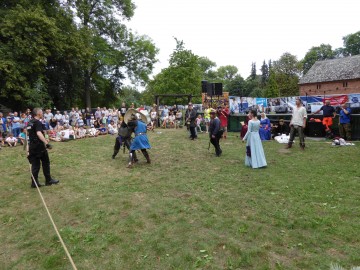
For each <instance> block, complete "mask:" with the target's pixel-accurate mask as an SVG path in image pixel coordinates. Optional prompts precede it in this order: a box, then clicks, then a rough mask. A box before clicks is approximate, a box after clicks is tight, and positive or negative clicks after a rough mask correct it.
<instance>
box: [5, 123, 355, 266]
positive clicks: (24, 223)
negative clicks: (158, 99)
mask: <svg viewBox="0 0 360 270" xmlns="http://www.w3.org/2000/svg"><path fill="white" fill-rule="evenodd" d="M157 131H161V133H157V132H155V133H150V134H149V139H150V143H151V144H152V147H153V148H152V149H151V150H150V155H151V158H152V164H151V165H148V164H146V163H145V158H144V157H143V156H142V154H141V153H139V159H140V162H139V164H137V165H136V166H135V168H133V169H126V168H125V166H126V164H127V154H126V155H125V154H123V153H122V152H120V153H119V154H118V156H117V157H116V159H115V160H112V159H111V155H112V150H113V143H114V140H115V137H113V136H110V135H109V136H104V137H99V138H89V139H84V140H79V141H71V142H67V143H57V144H53V146H54V148H53V149H52V150H50V159H51V162H52V165H51V169H52V175H53V176H54V177H55V178H56V179H59V180H60V181H61V183H60V184H59V185H57V186H50V187H42V188H41V191H42V194H43V196H44V198H45V200H46V202H47V204H48V207H49V209H50V211H51V213H52V215H53V218H54V221H55V223H56V224H57V226H58V228H59V230H60V233H61V235H62V237H63V239H64V241H65V243H66V245H67V247H68V249H69V251H70V253H71V255H72V257H73V259H74V262H75V264H76V265H77V267H78V269H329V268H330V264H331V263H337V264H339V265H341V266H343V267H344V268H346V269H350V267H351V266H360V202H359V195H360V169H359V161H360V155H359V154H360V151H359V147H360V143H359V142H358V143H356V146H352V147H332V146H331V145H330V143H329V142H326V141H310V140H309V139H307V140H306V143H307V145H306V150H305V151H304V152H302V151H300V148H299V147H298V144H295V146H294V148H293V149H291V150H290V151H289V150H285V149H284V145H281V144H278V143H276V142H274V141H272V142H265V143H264V149H265V154H266V158H267V162H268V167H267V168H265V169H258V170H253V169H250V168H247V167H245V166H244V157H245V144H243V143H241V141H240V139H239V138H238V137H237V135H238V134H237V133H236V134H235V133H231V134H230V135H229V138H228V139H227V140H225V141H224V140H222V141H221V146H222V148H223V155H222V156H221V157H220V158H217V157H215V155H214V150H213V148H211V149H210V151H208V149H207V147H208V137H207V135H206V134H199V139H198V140H197V141H190V140H188V138H187V137H188V136H187V133H186V130H185V129H181V130H157ZM0 157H1V161H0V168H1V181H0V187H1V188H0V196H1V199H0V209H1V211H0V218H1V220H0V221H1V226H0V243H1V251H0V269H27V270H28V269H71V265H70V263H69V261H68V259H67V257H66V255H65V253H64V251H63V249H62V247H61V244H60V242H59V240H58V238H57V236H56V234H55V231H54V230H53V228H52V225H51V223H50V220H49V218H48V216H47V214H46V212H45V209H44V207H43V205H42V203H41V200H40V197H39V195H38V193H37V191H36V190H34V189H31V188H30V174H29V164H28V162H27V160H26V158H25V151H23V148H22V147H17V148H3V149H2V150H1V151H0ZM39 180H40V182H41V183H43V182H44V177H43V175H42V174H41V177H40V178H39Z"/></svg>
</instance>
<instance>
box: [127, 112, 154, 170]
mask: <svg viewBox="0 0 360 270" xmlns="http://www.w3.org/2000/svg"><path fill="white" fill-rule="evenodd" d="M129 113H131V116H130V119H129V121H128V123H127V125H128V126H129V128H130V129H131V130H134V133H135V138H134V140H133V141H132V143H131V145H130V153H129V164H128V166H127V168H131V167H132V166H133V165H134V163H135V155H134V154H135V151H136V150H141V152H142V153H143V155H144V157H145V158H146V162H147V163H149V164H150V163H151V160H150V156H149V153H148V152H147V149H150V148H151V146H150V143H149V140H148V137H147V134H146V131H147V125H146V123H145V122H143V121H142V119H138V118H137V116H136V111H135V110H132V111H130V112H129ZM144 117H145V119H144V121H146V116H144Z"/></svg>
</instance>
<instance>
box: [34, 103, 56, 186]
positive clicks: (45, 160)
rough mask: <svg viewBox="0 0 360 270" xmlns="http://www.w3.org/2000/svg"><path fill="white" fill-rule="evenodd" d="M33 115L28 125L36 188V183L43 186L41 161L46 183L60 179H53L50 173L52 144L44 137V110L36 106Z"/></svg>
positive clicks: (53, 182)
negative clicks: (42, 120) (41, 120)
mask: <svg viewBox="0 0 360 270" xmlns="http://www.w3.org/2000/svg"><path fill="white" fill-rule="evenodd" d="M33 116H34V117H33V119H32V120H31V121H30V122H29V125H28V127H27V131H28V134H29V146H28V159H29V162H30V164H31V173H32V176H33V178H34V179H33V178H31V187H32V188H36V184H37V185H38V187H40V186H41V185H40V184H39V181H38V176H39V171H40V162H41V163H42V167H43V173H44V176H45V185H47V186H50V185H53V184H57V183H59V181H58V180H55V179H53V178H52V177H51V174H50V159H49V155H48V152H47V149H51V146H50V144H48V142H47V141H46V139H45V137H44V129H43V125H42V123H41V122H40V119H42V117H43V111H42V110H41V109H40V108H35V109H34V110H33ZM34 181H35V182H36V184H35V182H34Z"/></svg>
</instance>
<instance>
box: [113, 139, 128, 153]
mask: <svg viewBox="0 0 360 270" xmlns="http://www.w3.org/2000/svg"><path fill="white" fill-rule="evenodd" d="M122 143H123V144H125V146H126V148H127V149H128V150H129V151H130V145H131V139H123V141H122ZM120 147H121V143H120V140H119V139H118V138H116V139H115V145H114V150H115V151H119V150H120Z"/></svg>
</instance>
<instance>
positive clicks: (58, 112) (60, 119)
mask: <svg viewBox="0 0 360 270" xmlns="http://www.w3.org/2000/svg"><path fill="white" fill-rule="evenodd" d="M54 118H55V119H56V121H57V122H58V123H60V125H63V124H64V122H63V116H62V114H61V113H60V111H56V114H55V116H54Z"/></svg>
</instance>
